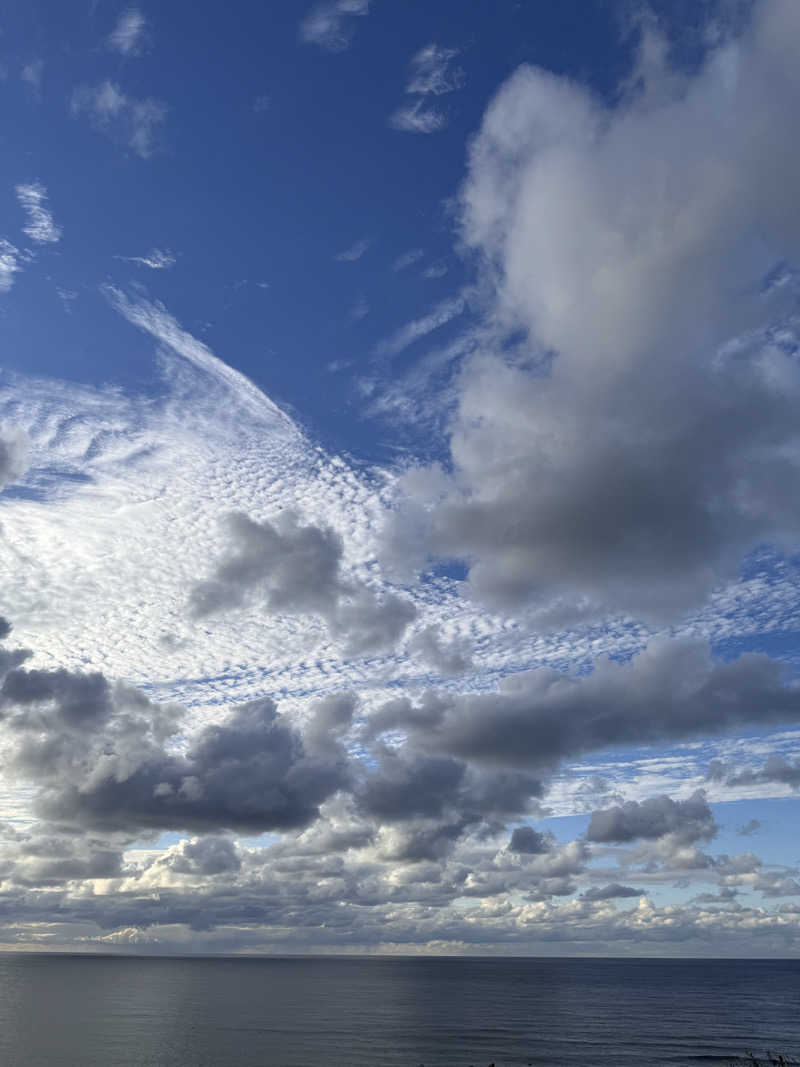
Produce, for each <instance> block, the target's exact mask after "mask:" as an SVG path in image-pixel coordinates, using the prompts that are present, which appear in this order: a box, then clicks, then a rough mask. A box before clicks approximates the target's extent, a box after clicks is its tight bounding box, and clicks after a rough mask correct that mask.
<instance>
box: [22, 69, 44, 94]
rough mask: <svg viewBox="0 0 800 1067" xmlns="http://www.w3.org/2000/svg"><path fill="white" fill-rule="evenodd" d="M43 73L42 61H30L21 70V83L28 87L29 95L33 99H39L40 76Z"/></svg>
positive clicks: (40, 91) (40, 88) (40, 89)
mask: <svg viewBox="0 0 800 1067" xmlns="http://www.w3.org/2000/svg"><path fill="white" fill-rule="evenodd" d="M43 73H44V60H43V59H32V60H31V62H30V63H26V64H25V66H24V67H23V68H22V73H21V75H20V77H21V78H22V80H23V82H24V83H25V84H26V85H27V86H28V88H29V89H30V91H31V93H32V94H33V96H34V97H35V98H37V99H38V98H39V97H40V96H41V93H42V75H43Z"/></svg>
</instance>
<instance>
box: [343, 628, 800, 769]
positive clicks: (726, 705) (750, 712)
mask: <svg viewBox="0 0 800 1067" xmlns="http://www.w3.org/2000/svg"><path fill="white" fill-rule="evenodd" d="M645 709H646V713H645ZM798 719H800V691H798V690H797V689H796V688H794V687H792V686H790V685H785V684H784V683H783V681H782V669H781V667H780V666H779V664H778V663H776V662H775V661H773V660H770V659H769V658H768V657H766V656H762V655H755V654H747V655H743V656H740V657H739V658H738V659H736V660H733V661H731V662H723V661H715V660H713V659H712V658H711V657H710V655H709V650H708V646H707V644H706V643H705V642H704V641H699V640H697V639H690V638H685V639H682V640H662V641H655V642H653V643H652V644H651V645H650V646H649V647H648V648H647V649H646V650H644V651H642V652H639V653H638V654H637V655H635V656H634V657H633V659H632V660H631V661H630V662H628V663H615V662H613V661H611V660H605V659H601V660H599V661H597V662H596V663H595V666H594V670H593V671H592V673H591V674H588V675H579V676H574V675H573V676H569V675H566V674H563V673H561V672H559V671H555V670H549V669H539V670H531V671H525V672H521V673H520V674H517V675H511V676H508V677H506V678H504V679H503V680H502V681H501V683H500V685H499V688H498V690H497V691H496V692H493V693H489V692H487V693H477V692H476V693H465V694H453V693H448V692H435V693H434V692H430V693H428V694H426V695H425V696H424V697H423V698H422V699H421V700H420V701H419V702H417V703H414V702H412V701H411V700H410V699H408V698H403V699H400V700H396V701H393V702H391V703H389V704H387V705H386V706H385V707H383V708H381V709H379V710H377V711H376V712H374V713H373V714H372V715H371V716H370V718H369V719H368V720H367V722H366V724H365V727H364V729H365V732H366V734H367V736H379V735H381V734H383V733H386V732H388V731H392V730H403V731H405V732H407V734H408V736H409V739H410V742H411V743H412V744H413V745H414V746H417V747H419V748H421V749H424V750H425V751H426V752H429V753H442V752H446V753H447V754H448V755H453V756H456V757H459V758H462V759H470V760H475V761H477V762H481V763H488V764H505V765H510V766H518V767H528V768H554V767H555V766H556V765H557V764H558V763H559V762H560V761H561V760H563V759H565V758H573V759H574V758H575V757H577V756H579V755H581V754H582V753H585V752H592V751H597V750H598V749H602V748H605V747H606V746H610V745H617V746H619V745H633V744H651V743H656V742H663V741H665V740H678V739H690V738H694V737H698V736H700V735H703V734H716V733H720V732H723V731H726V730H731V729H733V728H734V727H741V726H744V725H759V726H764V725H765V724H766V723H768V722H779V721H785V722H789V721H795V722H796V721H798Z"/></svg>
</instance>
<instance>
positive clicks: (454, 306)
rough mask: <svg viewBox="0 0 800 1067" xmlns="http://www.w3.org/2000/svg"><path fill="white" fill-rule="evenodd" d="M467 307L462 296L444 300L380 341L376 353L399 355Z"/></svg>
mask: <svg viewBox="0 0 800 1067" xmlns="http://www.w3.org/2000/svg"><path fill="white" fill-rule="evenodd" d="M465 307H466V303H465V301H464V298H463V297H462V296H455V297H450V298H449V299H447V300H442V301H441V303H439V304H437V305H436V307H434V308H433V309H432V310H431V311H429V312H428V314H427V315H423V316H421V317H420V318H418V319H414V320H412V321H411V322H408V323H406V325H405V326H401V327H400V329H399V330H397V331H396V332H395V333H393V334H392V336H391V337H387V338H386V339H385V340H383V341H380V342H379V343H378V345H377V346H376V349H375V353H376V355H378V356H389V357H391V356H396V355H398V354H399V353H400V352H402V351H403V349H404V348H408V346H409V345H412V344H414V342H415V341H419V340H420V338H422V337H425V336H426V335H427V334H429V333H432V332H433V331H434V330H438V329H439V327H440V326H444V325H445V324H446V323H448V322H450V320H451V319H454V318H455V317H456V316H457V315H460V314H461V313H462V312H463V311H464V308H465Z"/></svg>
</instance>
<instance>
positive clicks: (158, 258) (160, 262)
mask: <svg viewBox="0 0 800 1067" xmlns="http://www.w3.org/2000/svg"><path fill="white" fill-rule="evenodd" d="M114 258H115V259H121V260H123V261H124V262H125V263H138V264H139V265H140V266H141V267H149V268H150V270H168V269H169V268H170V267H174V266H175V263H176V262H177V260H176V259H175V256H174V255H173V254H172V252H170V250H169V249H168V248H151V249H150V251H149V252H148V253H147V255H144V256H115V257H114Z"/></svg>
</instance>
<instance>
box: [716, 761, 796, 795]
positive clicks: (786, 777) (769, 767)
mask: <svg viewBox="0 0 800 1067" xmlns="http://www.w3.org/2000/svg"><path fill="white" fill-rule="evenodd" d="M767 782H777V783H780V784H781V785H788V786H790V788H792V789H798V788H800V760H798V761H796V762H795V763H791V762H790V761H789V760H787V759H784V757H783V756H778V755H772V756H769V757H768V759H767V760H766V762H765V763H764V766H763V767H758V768H755V769H748V770H744V771H739V772H738V773H731V774H729V775H727V776H726V778H725V784H726V785H730V786H739V785H759V784H762V783H767Z"/></svg>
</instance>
